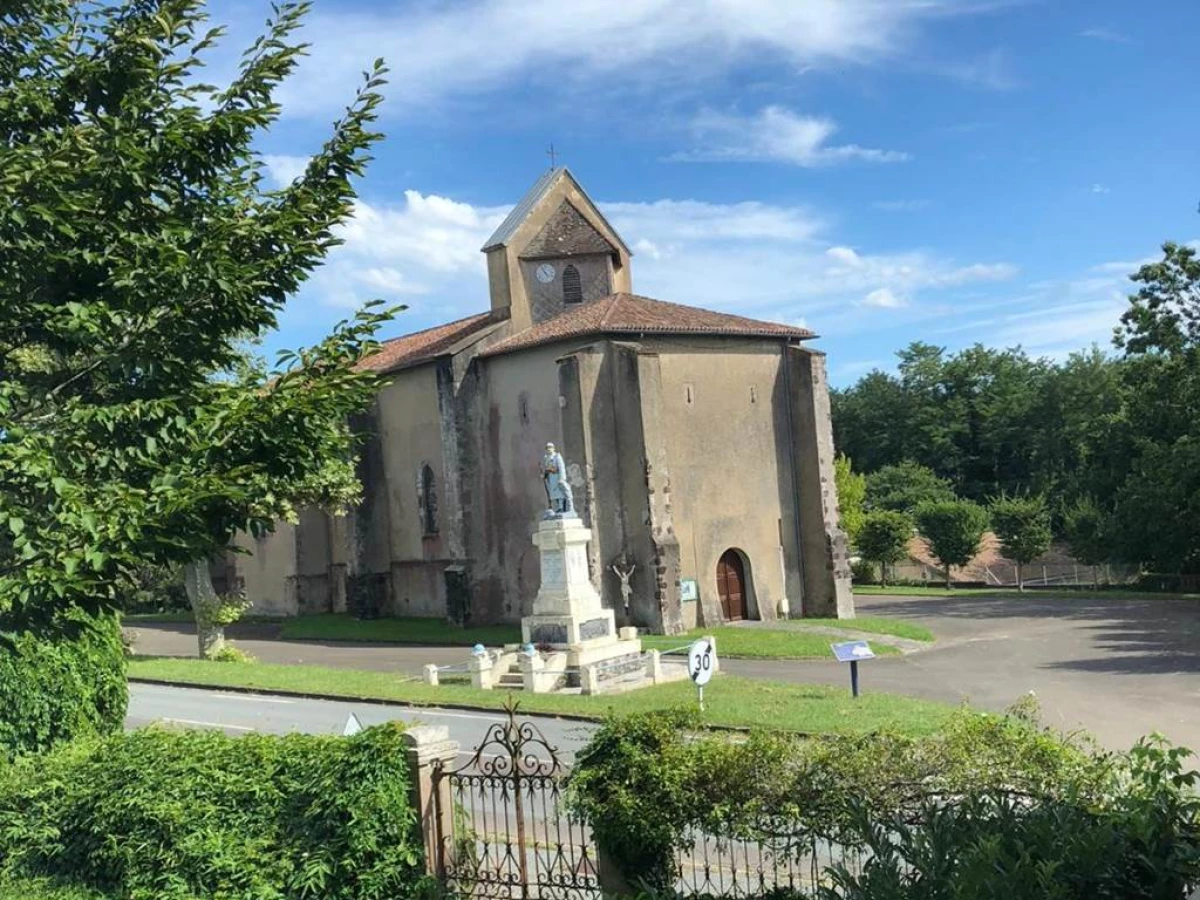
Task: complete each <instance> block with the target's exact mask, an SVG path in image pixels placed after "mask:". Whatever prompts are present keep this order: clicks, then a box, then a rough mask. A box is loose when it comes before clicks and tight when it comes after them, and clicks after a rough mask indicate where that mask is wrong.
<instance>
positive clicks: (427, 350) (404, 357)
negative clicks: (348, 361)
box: [359, 312, 496, 372]
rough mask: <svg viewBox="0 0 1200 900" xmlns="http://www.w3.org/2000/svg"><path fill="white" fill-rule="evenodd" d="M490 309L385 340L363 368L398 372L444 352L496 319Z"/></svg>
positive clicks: (365, 360)
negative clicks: (397, 370)
mask: <svg viewBox="0 0 1200 900" xmlns="http://www.w3.org/2000/svg"><path fill="white" fill-rule="evenodd" d="M495 321H496V319H495V318H494V317H493V316H492V314H491V313H490V312H485V313H479V314H478V315H474V316H467V318H465V319H459V320H458V321H456V322H448V323H446V324H445V325H437V326H435V327H433V328H426V329H425V330H424V331H418V332H415V333H414V334H406V335H404V336H403V337H398V338H392V340H390V341H384V343H383V346H382V347H380V349H379V352H378V353H375V354H374V355H372V356H368V357H367V358H366V359H364V360H363V361H362V362H361V363H359V368H361V369H368V370H370V371H372V372H394V371H395V370H396V369H403V368H406V367H407V366H413V365H416V364H417V363H421V362H425V361H427V360H430V359H433V358H435V357H437V356H441V355H442V354H443V353H445V352H446V351H447V350H449V349H450V348H451V347H453V346H454V345H455V344H457V343H458V342H459V341H461V340H464V339H466V338H468V337H470V336H471V335H472V334H474V333H475V332H476V331H479V330H481V329H483V328H484V327H486V326H488V325H490V324H492V323H493V322H495Z"/></svg>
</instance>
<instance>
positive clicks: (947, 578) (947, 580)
mask: <svg viewBox="0 0 1200 900" xmlns="http://www.w3.org/2000/svg"><path fill="white" fill-rule="evenodd" d="M946 590H948V591H952V590H954V585H952V584H951V583H950V564H949V563H947V564H946Z"/></svg>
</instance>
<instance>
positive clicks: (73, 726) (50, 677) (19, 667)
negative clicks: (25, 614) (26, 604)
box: [0, 610, 129, 759]
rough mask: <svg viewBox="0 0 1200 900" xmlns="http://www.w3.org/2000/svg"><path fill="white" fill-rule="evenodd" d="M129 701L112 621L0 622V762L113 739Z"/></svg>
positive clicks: (66, 617)
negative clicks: (79, 741) (101, 737)
mask: <svg viewBox="0 0 1200 900" xmlns="http://www.w3.org/2000/svg"><path fill="white" fill-rule="evenodd" d="M128 701H129V692H128V687H127V685H126V681H125V651H124V648H123V647H122V645H121V626H120V622H119V620H118V619H117V617H116V616H113V615H105V616H99V617H92V616H89V615H88V614H86V613H83V612H81V611H77V610H75V611H66V612H63V613H60V614H58V616H57V617H56V618H54V619H53V620H52V621H50V622H38V623H37V624H29V623H24V622H14V621H12V620H11V619H6V618H3V617H0V758H3V759H11V758H12V757H13V756H15V755H17V754H20V753H33V752H40V751H43V750H47V749H49V748H51V747H53V746H55V745H56V744H59V743H62V742H64V741H69V740H72V739H74V738H77V737H83V736H90V735H96V734H107V733H110V732H113V731H118V730H120V728H121V727H122V725H123V724H124V721H125V708H126V706H127V705H128Z"/></svg>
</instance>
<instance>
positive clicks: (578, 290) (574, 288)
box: [562, 266, 583, 303]
mask: <svg viewBox="0 0 1200 900" xmlns="http://www.w3.org/2000/svg"><path fill="white" fill-rule="evenodd" d="M562 286H563V302H564V303H580V302H582V301H583V282H582V281H581V280H580V278H579V270H578V269H577V268H575V267H574V266H567V267H566V268H565V269H563V274H562Z"/></svg>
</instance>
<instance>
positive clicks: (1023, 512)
mask: <svg viewBox="0 0 1200 900" xmlns="http://www.w3.org/2000/svg"><path fill="white" fill-rule="evenodd" d="M988 514H989V515H990V516H991V520H992V530H993V531H995V532H996V536H997V537H999V538H1000V545H1001V550H1002V552H1003V553H1004V555H1005V556H1006V557H1008V558H1009V559H1011V560H1013V561H1014V562H1015V563H1016V564H1017V590H1019V591H1024V590H1025V566H1026V565H1028V564H1029V563H1031V562H1033V561H1034V560H1035V559H1037V558H1038V557H1039V556H1041V555H1042V554H1043V553H1045V552H1046V551H1047V550H1049V549H1050V540H1051V538H1053V536H1054V535H1053V533H1052V532H1051V530H1050V510H1049V509H1047V508H1046V498H1045V497H1043V496H1042V495H1041V494H1035V495H1027V496H1009V495H1004V494H1002V495H1001V496H999V497H996V498H995V499H993V500H992V502H991V505H990V506H989V508H988Z"/></svg>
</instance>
